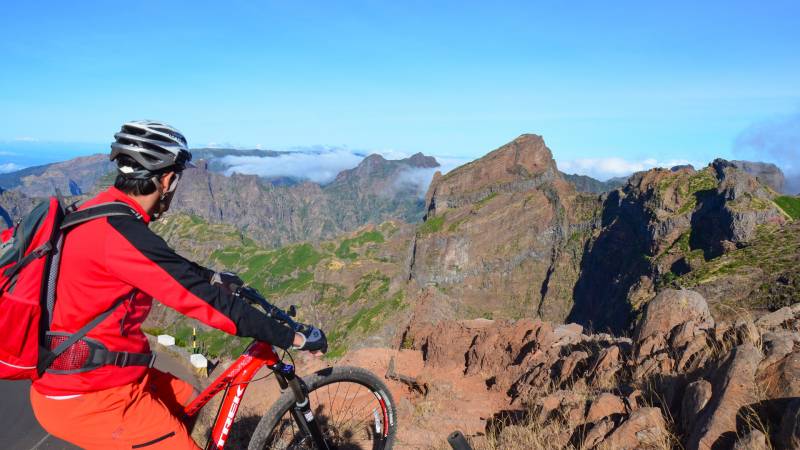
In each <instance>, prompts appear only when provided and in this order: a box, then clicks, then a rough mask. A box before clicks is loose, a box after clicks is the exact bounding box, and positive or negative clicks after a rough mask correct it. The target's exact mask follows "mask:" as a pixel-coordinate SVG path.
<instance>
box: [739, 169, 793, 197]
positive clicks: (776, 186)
mask: <svg viewBox="0 0 800 450" xmlns="http://www.w3.org/2000/svg"><path fill="white" fill-rule="evenodd" d="M731 164H733V165H734V166H736V167H737V168H739V169H741V170H743V171H745V172H746V173H748V174H750V175H752V176H754V177H756V179H757V180H758V181H759V182H761V184H763V185H765V186H769V187H770V188H771V189H773V190H774V191H775V192H784V190H783V188H784V185H785V184H786V177H785V176H784V175H783V171H782V170H781V169H780V168H779V167H778V166H776V165H775V164H772V163H765V162H755V161H731Z"/></svg>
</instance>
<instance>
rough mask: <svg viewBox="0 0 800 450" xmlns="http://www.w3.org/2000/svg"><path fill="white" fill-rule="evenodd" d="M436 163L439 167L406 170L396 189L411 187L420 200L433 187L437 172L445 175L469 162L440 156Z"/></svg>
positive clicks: (398, 178)
mask: <svg viewBox="0 0 800 450" xmlns="http://www.w3.org/2000/svg"><path fill="white" fill-rule="evenodd" d="M384 157H385V155H384ZM436 161H438V162H439V164H440V166H439V167H430V168H418V169H406V170H404V171H402V172H400V174H399V175H398V176H397V179H395V181H394V187H395V188H396V189H399V188H406V187H408V186H411V187H412V188H414V189H416V191H417V195H419V197H420V198H423V197H425V194H426V193H427V192H428V187H429V186H430V185H431V180H433V175H434V174H435V173H436V172H437V171H440V172H442V173H443V174H445V173H447V172H450V171H451V170H453V169H455V168H456V167H458V166H460V165H462V164H465V163H467V162H469V160H466V159H460V158H450V157H439V156H437V157H436Z"/></svg>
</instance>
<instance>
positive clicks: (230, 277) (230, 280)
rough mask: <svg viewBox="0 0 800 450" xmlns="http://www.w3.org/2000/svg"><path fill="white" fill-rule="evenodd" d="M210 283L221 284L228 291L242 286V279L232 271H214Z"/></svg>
mask: <svg viewBox="0 0 800 450" xmlns="http://www.w3.org/2000/svg"><path fill="white" fill-rule="evenodd" d="M211 284H215V285H219V286H222V287H223V288H225V289H227V290H228V291H230V292H233V291H235V290H236V289H239V288H240V287H242V286H244V281H242V279H241V278H239V275H236V274H235V273H233V272H214V275H212V276H211Z"/></svg>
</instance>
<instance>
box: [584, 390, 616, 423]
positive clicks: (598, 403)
mask: <svg viewBox="0 0 800 450" xmlns="http://www.w3.org/2000/svg"><path fill="white" fill-rule="evenodd" d="M615 414H625V403H624V402H623V401H622V399H621V398H619V397H617V396H616V395H614V394H610V393H608V392H604V393H602V394H600V396H599V397H597V399H596V400H595V401H593V402H592V404H591V405H590V406H589V411H587V412H586V422H589V423H594V422H597V421H598V420H600V419H604V418H606V417H609V416H613V415H615Z"/></svg>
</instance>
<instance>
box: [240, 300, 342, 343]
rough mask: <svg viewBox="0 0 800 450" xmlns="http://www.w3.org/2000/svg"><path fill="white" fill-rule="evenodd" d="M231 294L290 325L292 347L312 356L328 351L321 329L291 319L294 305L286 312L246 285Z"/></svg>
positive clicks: (326, 341) (325, 338)
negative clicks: (292, 333) (292, 334)
mask: <svg viewBox="0 0 800 450" xmlns="http://www.w3.org/2000/svg"><path fill="white" fill-rule="evenodd" d="M233 295H235V296H237V297H241V298H244V299H246V300H247V301H250V302H252V303H255V304H257V305H259V306H261V308H263V309H264V312H266V313H267V316H269V317H271V318H273V319H275V320H277V321H278V322H281V323H284V324H286V325H288V326H289V327H291V328H292V329H293V330H294V331H295V334H294V342H293V343H292V348H293V349H295V350H303V351H308V352H310V353H311V354H312V355H314V356H320V355H322V354H323V353H325V352H327V351H328V338H327V337H325V333H323V332H322V330H320V329H319V328H317V327H313V326H311V325H305V324H302V323H299V322H295V321H294V320H292V316H293V315H294V313H293V312H291V311H294V307H292V308H291V310H290V313H289V314H287V313H286V311H284V310H282V309H280V308H278V307H276V306H275V305H272V304H270V303H269V302H268V301H267V300H266V299H265V298H264V297H263V296H262V295H261V294H259V293H258V291H256V290H255V289H253V288H251V287H247V286H242V287H239V288H237V289H236V290H234V292H233Z"/></svg>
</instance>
